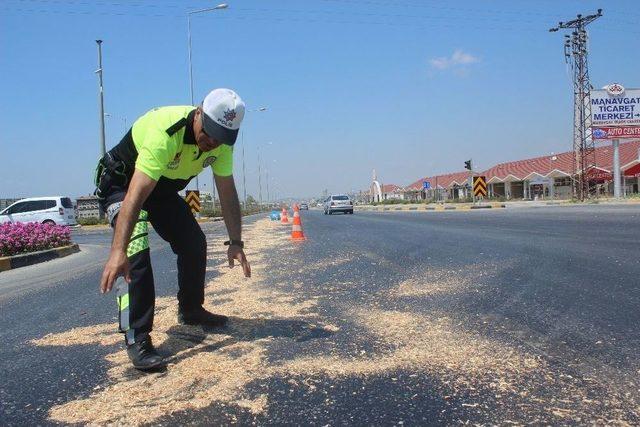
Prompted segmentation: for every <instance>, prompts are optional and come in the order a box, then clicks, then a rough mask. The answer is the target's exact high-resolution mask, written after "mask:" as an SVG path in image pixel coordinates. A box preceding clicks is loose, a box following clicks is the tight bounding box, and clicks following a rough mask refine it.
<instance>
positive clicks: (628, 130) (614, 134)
mask: <svg viewBox="0 0 640 427" xmlns="http://www.w3.org/2000/svg"><path fill="white" fill-rule="evenodd" d="M592 135H593V139H621V138H640V126H621V127H594V128H593V130H592Z"/></svg>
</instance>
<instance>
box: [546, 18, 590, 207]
mask: <svg viewBox="0 0 640 427" xmlns="http://www.w3.org/2000/svg"><path fill="white" fill-rule="evenodd" d="M601 16H602V9H598V12H597V13H596V14H593V15H588V16H582V15H578V16H577V18H576V19H574V20H571V21H569V22H559V23H558V26H557V27H553V28H551V29H549V32H556V31H558V30H560V29H569V28H571V29H573V31H572V32H571V35H568V34H566V35H565V36H564V37H565V42H564V58H565V61H566V62H567V63H568V64H569V65H570V66H571V70H572V71H573V153H574V155H573V166H574V174H575V176H576V179H574V181H573V196H574V197H575V198H577V199H580V200H584V199H585V197H588V196H589V179H588V177H587V176H586V175H587V171H588V170H589V167H591V166H595V164H596V156H595V144H594V141H593V138H592V136H591V97H590V94H589V91H590V90H591V83H590V82H589V66H588V61H587V59H588V51H587V39H588V37H587V30H586V29H585V27H586V26H587V25H588V24H590V23H591V22H593V21H595V20H596V19H598V18H600V17H601Z"/></svg>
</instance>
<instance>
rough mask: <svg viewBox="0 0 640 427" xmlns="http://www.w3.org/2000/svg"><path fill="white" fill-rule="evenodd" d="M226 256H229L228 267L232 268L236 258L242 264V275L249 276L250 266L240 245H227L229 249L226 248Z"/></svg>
mask: <svg viewBox="0 0 640 427" xmlns="http://www.w3.org/2000/svg"><path fill="white" fill-rule="evenodd" d="M227 258H229V268H233V266H234V260H238V262H240V265H241V266H242V271H243V272H244V277H251V266H250V265H249V261H247V256H246V255H245V254H244V251H243V250H242V248H241V247H240V246H236V245H231V246H229V249H227Z"/></svg>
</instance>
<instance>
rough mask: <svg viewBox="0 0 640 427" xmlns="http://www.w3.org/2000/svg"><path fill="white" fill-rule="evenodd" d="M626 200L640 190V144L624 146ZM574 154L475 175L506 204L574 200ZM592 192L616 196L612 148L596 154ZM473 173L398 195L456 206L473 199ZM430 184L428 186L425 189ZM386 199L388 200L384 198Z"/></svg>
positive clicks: (432, 180)
mask: <svg viewBox="0 0 640 427" xmlns="http://www.w3.org/2000/svg"><path fill="white" fill-rule="evenodd" d="M619 155H620V169H621V175H622V189H623V194H625V195H630V194H637V193H638V192H639V187H640V140H636V141H630V142H623V143H620V151H619ZM573 156H574V154H573V152H565V153H559V154H551V155H548V156H543V157H536V158H533V159H525V160H516V161H512V162H506V163H499V164H497V165H495V166H492V167H491V168H489V169H487V170H484V171H474V173H473V175H481V176H484V177H485V178H486V180H487V184H488V185H487V187H488V188H487V190H488V193H489V197H490V198H500V199H505V200H514V199H516V200H517V199H524V200H540V199H569V198H571V195H572V185H571V182H572V178H574V176H575V174H574V172H573V170H574V166H573ZM587 176H588V179H589V183H590V188H592V189H593V192H594V194H597V195H599V196H611V195H613V147H612V146H611V145H606V146H600V147H597V148H596V149H595V164H594V165H592V166H591V167H590V168H589V169H588V171H587ZM469 178H470V173H469V171H462V172H455V173H450V174H444V175H436V176H426V177H423V178H420V179H418V180H416V181H415V182H413V183H411V184H409V185H407V186H406V187H400V188H399V189H395V192H396V193H401V194H402V199H404V200H424V199H427V200H438V201H443V200H451V199H464V198H466V197H468V196H469V195H470V192H471V187H470V183H469V181H470V179H469ZM425 182H426V183H428V184H426V186H427V187H428V189H425ZM383 198H385V197H384V195H383Z"/></svg>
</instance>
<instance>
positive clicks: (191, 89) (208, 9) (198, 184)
mask: <svg viewBox="0 0 640 427" xmlns="http://www.w3.org/2000/svg"><path fill="white" fill-rule="evenodd" d="M228 7H229V5H228V4H226V3H221V4H219V5H217V6H216V7H210V8H207V9H199V10H192V11H191V12H187V39H188V43H189V45H188V50H189V90H190V94H191V105H193V104H194V102H193V64H192V62H191V15H194V14H196V13H204V12H209V11H213V10H219V9H226V8H228ZM212 180H213V181H214V183H213V188H212V189H211V191H212V192H211V195H212V197H213V191H214V188H215V176H214V174H213V172H212ZM199 188H200V182H199V180H198V175H196V190H199ZM214 208H215V199H214Z"/></svg>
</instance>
